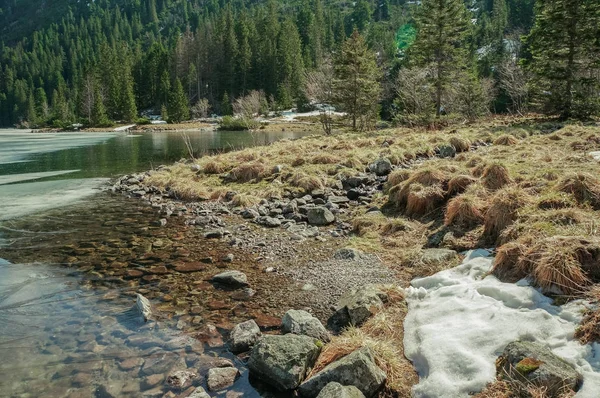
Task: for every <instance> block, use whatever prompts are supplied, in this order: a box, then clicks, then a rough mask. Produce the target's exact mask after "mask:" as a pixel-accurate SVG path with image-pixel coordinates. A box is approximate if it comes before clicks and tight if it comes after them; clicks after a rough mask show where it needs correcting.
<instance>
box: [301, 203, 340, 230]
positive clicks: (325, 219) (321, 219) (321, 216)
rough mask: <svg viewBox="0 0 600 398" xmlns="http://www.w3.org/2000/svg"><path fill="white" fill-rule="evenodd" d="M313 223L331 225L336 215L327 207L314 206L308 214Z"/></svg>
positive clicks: (310, 221) (309, 221)
mask: <svg viewBox="0 0 600 398" xmlns="http://www.w3.org/2000/svg"><path fill="white" fill-rule="evenodd" d="M306 215H307V216H308V223H309V224H311V225H329V224H331V223H332V222H334V221H335V216H334V215H333V213H332V212H331V211H329V209H327V208H326V207H322V206H319V207H313V208H310V209H308V212H307V214H306Z"/></svg>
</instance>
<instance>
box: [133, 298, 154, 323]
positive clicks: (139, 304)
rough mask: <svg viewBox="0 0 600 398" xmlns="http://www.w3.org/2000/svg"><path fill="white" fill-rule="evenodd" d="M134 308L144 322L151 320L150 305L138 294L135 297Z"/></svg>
mask: <svg viewBox="0 0 600 398" xmlns="http://www.w3.org/2000/svg"><path fill="white" fill-rule="evenodd" d="M135 306H136V308H137V310H138V312H139V313H140V315H141V316H142V317H143V318H144V322H146V321H148V320H149V319H150V318H152V304H150V300H148V299H147V298H146V297H144V296H142V295H141V294H139V293H138V294H137V295H136V300H135Z"/></svg>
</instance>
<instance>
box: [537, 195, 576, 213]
mask: <svg viewBox="0 0 600 398" xmlns="http://www.w3.org/2000/svg"><path fill="white" fill-rule="evenodd" d="M571 207H575V202H574V201H573V199H572V198H571V197H570V196H568V195H566V194H565V193H563V192H553V193H551V194H548V195H545V196H544V197H542V198H540V200H539V201H538V203H537V208H538V209H542V210H556V209H567V208H571Z"/></svg>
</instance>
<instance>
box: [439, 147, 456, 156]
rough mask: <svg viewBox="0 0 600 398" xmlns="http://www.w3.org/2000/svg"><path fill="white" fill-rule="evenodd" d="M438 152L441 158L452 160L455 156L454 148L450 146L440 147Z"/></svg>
mask: <svg viewBox="0 0 600 398" xmlns="http://www.w3.org/2000/svg"><path fill="white" fill-rule="evenodd" d="M438 152H439V154H440V157H441V158H453V157H454V156H456V148H454V147H453V146H452V145H440V146H439V148H438Z"/></svg>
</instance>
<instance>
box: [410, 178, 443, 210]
mask: <svg viewBox="0 0 600 398" xmlns="http://www.w3.org/2000/svg"><path fill="white" fill-rule="evenodd" d="M443 203H444V189H443V188H442V186H441V185H439V184H435V185H428V186H424V185H422V184H419V183H413V184H410V185H409V191H408V197H407V199H406V210H405V213H406V215H407V216H410V217H420V216H425V215H429V214H430V213H432V212H433V211H435V210H436V209H437V208H439V207H440V206H441V205H442V204H443Z"/></svg>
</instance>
